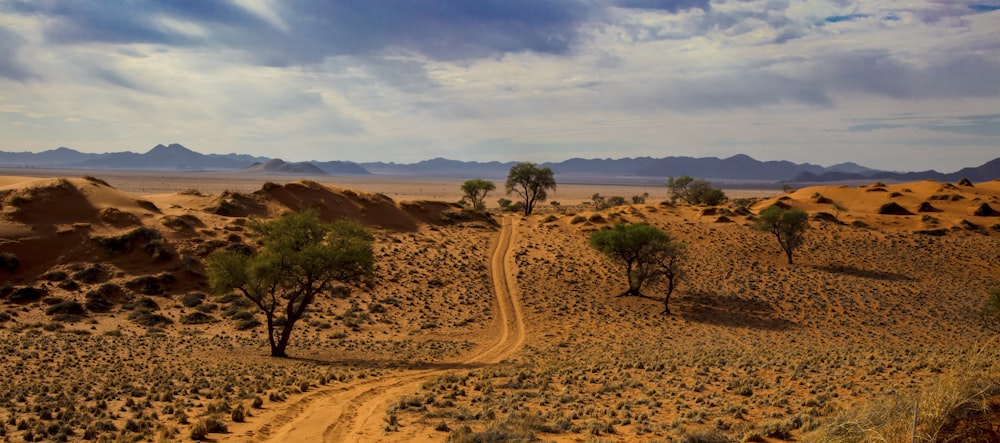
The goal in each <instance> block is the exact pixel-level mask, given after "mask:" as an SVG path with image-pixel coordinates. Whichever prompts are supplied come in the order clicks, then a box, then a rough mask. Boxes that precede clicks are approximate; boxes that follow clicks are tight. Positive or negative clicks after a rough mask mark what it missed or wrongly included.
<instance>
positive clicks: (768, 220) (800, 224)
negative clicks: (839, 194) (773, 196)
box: [754, 206, 809, 264]
mask: <svg viewBox="0 0 1000 443" xmlns="http://www.w3.org/2000/svg"><path fill="white" fill-rule="evenodd" d="M754 223H755V227H756V228H757V229H759V230H761V231H764V232H770V233H772V234H774V236H775V238H777V239H778V244H779V245H781V249H782V250H784V251H785V255H786V256H787V257H788V264H793V261H792V253H793V252H794V251H795V249H797V248H798V247H799V246H801V245H802V242H803V241H804V240H805V232H806V229H809V214H807V213H806V212H805V211H803V210H801V209H797V208H788V209H786V208H782V207H780V206H769V207H768V208H767V209H764V210H763V211H761V212H760V215H758V216H757V219H756V220H755V221H754Z"/></svg>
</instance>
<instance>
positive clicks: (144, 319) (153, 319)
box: [128, 308, 174, 327]
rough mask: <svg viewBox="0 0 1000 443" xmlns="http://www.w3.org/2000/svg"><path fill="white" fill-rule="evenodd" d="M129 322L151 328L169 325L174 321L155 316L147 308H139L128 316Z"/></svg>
mask: <svg viewBox="0 0 1000 443" xmlns="http://www.w3.org/2000/svg"><path fill="white" fill-rule="evenodd" d="M128 319H129V320H132V321H133V322H135V323H136V324H139V325H142V326H146V327H152V326H159V325H169V324H172V323H173V322H174V321H173V320H171V319H169V318H167V317H165V316H163V315H160V314H156V313H154V312H152V311H150V310H149V309H147V308H139V309H136V310H135V311H133V312H132V313H131V314H129V316H128Z"/></svg>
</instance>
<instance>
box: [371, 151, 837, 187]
mask: <svg viewBox="0 0 1000 443" xmlns="http://www.w3.org/2000/svg"><path fill="white" fill-rule="evenodd" d="M514 164H515V162H508V163H500V162H495V161H494V162H487V163H480V162H463V161H456V160H447V159H443V158H435V159H432V160H425V161H421V162H418V163H412V164H396V163H362V164H361V166H363V167H364V168H365V169H367V170H369V171H371V173H373V174H380V175H405V176H427V177H465V178H477V177H478V178H504V177H506V176H507V172H508V171H510V168H511V166H513V165H514ZM542 166H548V167H550V168H552V170H553V171H554V172H555V173H556V174H557V175H562V176H564V177H579V178H585V177H591V178H614V177H617V178H621V177H652V178H657V179H660V178H663V179H665V178H666V177H670V176H681V175H688V176H692V177H699V178H707V179H724V180H743V181H778V180H783V179H786V178H788V177H794V176H795V175H797V174H799V173H801V172H803V171H811V172H813V173H823V172H825V171H826V170H827V169H826V168H823V167H822V166H818V165H812V164H808V163H806V164H796V163H792V162H788V161H766V162H762V161H757V160H754V159H753V158H750V157H749V156H747V155H742V154H741V155H735V156H733V157H729V158H725V159H719V158H716V157H707V158H694V157H664V158H652V157H639V158H621V159H610V158H607V159H583V158H572V159H569V160H565V161H562V162H557V163H542Z"/></svg>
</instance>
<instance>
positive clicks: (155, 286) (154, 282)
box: [125, 275, 167, 295]
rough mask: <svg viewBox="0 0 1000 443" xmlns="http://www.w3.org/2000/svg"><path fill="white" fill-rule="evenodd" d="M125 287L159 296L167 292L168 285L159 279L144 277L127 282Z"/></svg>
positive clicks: (149, 276)
mask: <svg viewBox="0 0 1000 443" xmlns="http://www.w3.org/2000/svg"><path fill="white" fill-rule="evenodd" d="M125 287H126V288H128V289H130V290H132V291H135V292H138V293H140V294H146V295H158V294H162V293H164V292H166V291H167V287H166V284H164V282H163V281H162V279H161V278H159V277H154V276H152V275H144V276H142V277H136V278H134V279H132V280H129V281H127V282H125Z"/></svg>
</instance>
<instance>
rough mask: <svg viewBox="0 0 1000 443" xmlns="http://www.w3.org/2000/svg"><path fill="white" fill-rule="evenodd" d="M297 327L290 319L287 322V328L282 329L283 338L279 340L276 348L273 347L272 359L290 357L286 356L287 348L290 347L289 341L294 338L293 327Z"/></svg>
mask: <svg viewBox="0 0 1000 443" xmlns="http://www.w3.org/2000/svg"><path fill="white" fill-rule="evenodd" d="M293 325H295V321H294V320H291V319H288V320H286V321H285V326H283V327H282V329H281V337H280V338H279V339H278V343H277V345H275V346H271V357H288V354H285V348H287V347H288V341H289V340H290V339H291V338H292V326H293Z"/></svg>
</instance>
